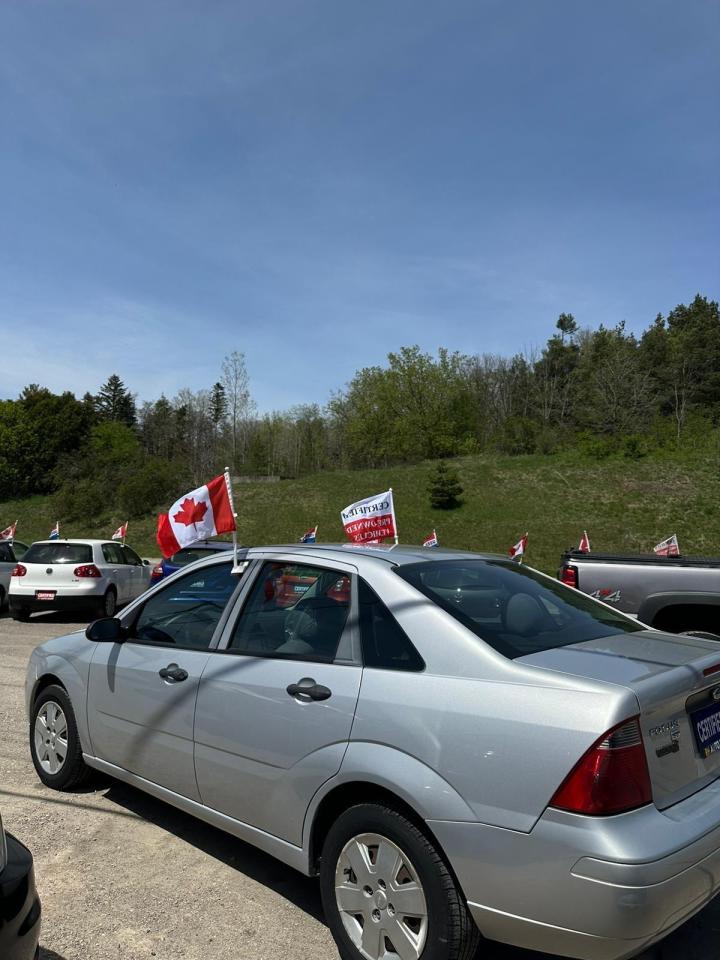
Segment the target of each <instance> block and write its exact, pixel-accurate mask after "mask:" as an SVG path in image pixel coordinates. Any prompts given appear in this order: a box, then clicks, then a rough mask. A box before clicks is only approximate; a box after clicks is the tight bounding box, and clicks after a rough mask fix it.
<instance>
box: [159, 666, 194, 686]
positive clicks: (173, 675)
mask: <svg viewBox="0 0 720 960" xmlns="http://www.w3.org/2000/svg"><path fill="white" fill-rule="evenodd" d="M158 673H159V674H160V676H161V677H162V678H163V680H174V681H175V682H176V683H179V682H180V681H181V680H187V678H188V672H187V670H183V668H182V667H179V666H178V665H177V664H176V663H169V664H168V665H167V666H166V667H163V668H162V669H161V670H158Z"/></svg>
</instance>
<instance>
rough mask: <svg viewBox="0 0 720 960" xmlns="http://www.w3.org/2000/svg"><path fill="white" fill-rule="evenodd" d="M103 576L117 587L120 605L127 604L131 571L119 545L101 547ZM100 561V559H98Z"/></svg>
mask: <svg viewBox="0 0 720 960" xmlns="http://www.w3.org/2000/svg"><path fill="white" fill-rule="evenodd" d="M100 550H101V555H102V560H101V563H102V564H103V567H104V569H103V574H104V575H105V576H106V577H107V579H108V580H109V581H110V582H111V583H113V584H114V585H115V589H116V590H117V599H118V603H127V602H128V600H130V599H131V597H130V584H129V570H130V568H129V567H128V566H127V565H126V563H125V557H124V555H123V552H122V548H121V546H120V544H119V543H103V544H101V545H100ZM98 559H99V558H98Z"/></svg>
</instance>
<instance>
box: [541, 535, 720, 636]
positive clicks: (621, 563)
mask: <svg viewBox="0 0 720 960" xmlns="http://www.w3.org/2000/svg"><path fill="white" fill-rule="evenodd" d="M558 577H559V579H560V580H562V581H563V583H567V584H569V585H570V586H574V587H577V588H578V589H579V590H582V592H583V593H587V594H589V595H590V596H593V597H597V599H599V600H602V601H603V602H605V603H609V604H611V605H612V606H614V607H617V608H618V609H619V610H622V611H623V612H624V613H629V614H630V615H631V616H635V617H637V618H638V620H640V621H642V623H646V624H647V625H648V626H651V627H655V629H657V630H667V631H669V632H671V633H684V632H688V631H702V632H709V633H713V634H717V635H718V636H720V557H717V558H708V557H684V556H680V557H659V556H657V555H656V554H649V555H643V554H638V555H628V556H623V555H620V554H610V553H580V552H579V551H578V550H569V551H567V552H566V553H564V554H563V556H562V558H561V567H560V570H559V571H558Z"/></svg>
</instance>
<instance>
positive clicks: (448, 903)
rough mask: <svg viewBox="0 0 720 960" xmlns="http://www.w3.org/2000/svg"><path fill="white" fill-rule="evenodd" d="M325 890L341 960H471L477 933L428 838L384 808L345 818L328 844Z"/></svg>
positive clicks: (364, 808)
mask: <svg viewBox="0 0 720 960" xmlns="http://www.w3.org/2000/svg"><path fill="white" fill-rule="evenodd" d="M320 889H321V892H322V899H323V906H324V909H325V916H326V919H327V922H328V926H329V927H330V930H331V932H332V934H333V936H334V938H335V941H336V943H337V945H338V949H339V951H340V956H341V957H342V958H343V960H400V958H401V960H420V958H421V957H422V960H470V958H471V957H472V956H473V955H474V953H475V950H476V948H477V944H478V941H479V939H480V934H479V932H478V930H477V927H476V926H475V924H474V922H473V920H472V918H471V916H470V914H469V912H468V909H467V905H466V903H465V900H464V898H463V896H462V893H461V892H460V891H459V889H458V887H457V885H456V883H455V880H454V879H453V877H452V874H451V873H450V871H449V869H448V867H447V864H446V863H445V861H444V860H443V858H442V856H441V855H440V853H439V851H438V850H437V848H436V847H435V846H434V845H433V843H432V842H431V841H430V840H429V839H428V837H426V836H425V834H424V833H423V832H422V831H421V830H419V829H418V827H417V826H415V824H414V823H412V822H411V821H410V820H408V819H407V818H406V817H404V816H402V815H401V814H399V813H398V812H397V811H395V810H392V809H391V808H389V807H385V806H381V805H380V804H371V803H368V804H359V805H358V806H355V807H351V808H350V809H349V810H346V811H345V813H343V814H341V815H340V817H338V819H337V820H336V821H335V823H334V824H333V825H332V827H331V828H330V830H329V832H328V835H327V838H326V839H325V843H324V844H323V850H322V859H321V862H320Z"/></svg>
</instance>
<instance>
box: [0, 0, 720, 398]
mask: <svg viewBox="0 0 720 960" xmlns="http://www.w3.org/2000/svg"><path fill="white" fill-rule="evenodd" d="M718 49H720V3H718V2H717V0H683V2H682V3H678V2H677V0H652V2H650V0H608V2H605V3H603V4H597V3H590V2H585V0H472V2H452V0H366V2H364V3H347V2H342V0H322V2H313V0H303V2H295V0H272V2H262V3H261V2H254V0H244V2H242V3H238V2H236V0H232V2H219V0H203V2H195V0H182V2H175V0H173V2H163V0H152V2H146V0H144V2H142V3H136V2H132V0H123V3H111V2H109V0H106V2H102V0H88V2H83V3H79V2H60V0H3V3H2V4H0V183H1V184H2V205H1V207H0V249H1V250H2V256H0V354H1V355H2V363H1V364H0V396H3V397H11V396H15V395H17V393H18V392H19V390H20V389H21V388H22V387H23V386H24V385H25V384H26V383H28V382H31V381H37V382H40V383H42V384H46V385H48V386H49V387H51V388H52V389H54V390H61V389H70V390H73V391H74V392H76V393H77V394H78V395H80V394H82V393H84V392H85V391H86V390H92V391H95V390H96V389H97V388H98V386H99V385H100V383H101V382H102V381H103V380H105V379H106V378H107V376H108V375H109V374H110V373H112V372H117V373H119V374H120V375H121V376H122V377H123V379H124V380H125V382H126V384H127V385H128V387H129V388H130V389H131V390H133V391H134V392H136V393H137V394H138V395H139V398H140V399H154V398H156V397H157V396H158V395H159V394H160V392H161V391H164V392H165V393H166V394H167V395H173V394H174V393H175V392H176V391H177V390H178V389H180V388H181V387H190V388H191V389H193V390H198V389H200V388H202V387H207V386H210V385H211V384H212V383H213V382H214V381H215V380H216V379H217V378H218V376H219V371H220V364H221V361H222V358H223V356H224V355H225V354H227V353H230V352H231V351H233V350H241V351H243V352H244V353H245V354H246V357H247V364H248V369H249V373H250V376H251V384H252V391H253V395H254V396H255V398H256V400H257V402H258V405H259V407H260V409H261V410H268V409H273V408H277V409H283V408H286V407H288V406H290V405H291V404H294V403H300V402H313V401H317V402H320V403H322V402H324V401H325V400H327V398H328V396H329V394H330V392H331V391H332V390H334V389H337V388H339V387H341V386H342V385H343V384H344V383H345V382H346V381H347V380H348V379H349V378H350V377H351V376H352V374H353V372H354V371H355V370H356V369H358V368H359V367H361V366H366V365H370V364H374V363H381V362H382V361H383V359H384V357H385V355H386V353H387V351H388V350H392V349H396V348H397V347H399V346H401V345H404V344H411V343H419V344H420V345H421V346H422V347H423V348H425V349H427V350H430V351H435V350H436V349H437V347H439V346H447V347H449V348H451V349H457V350H461V351H465V352H468V353H482V352H496V353H503V354H510V353H512V352H514V351H516V350H518V349H523V348H526V349H527V348H530V347H533V346H537V345H541V344H542V343H543V342H544V340H545V339H546V338H547V336H548V335H549V334H550V333H551V331H552V328H553V325H554V322H555V320H556V318H557V316H558V314H559V313H560V312H562V311H570V312H572V313H574V314H575V316H576V318H577V320H578V321H579V322H580V323H581V325H583V326H596V325H598V324H599V323H605V324H614V323H616V322H618V321H619V320H626V322H627V324H628V326H629V327H630V328H631V329H634V330H641V329H642V328H643V327H645V326H646V325H647V324H648V323H649V322H650V321H651V320H652V319H653V317H654V316H655V314H656V313H657V312H658V311H663V312H667V311H668V310H669V309H671V308H672V307H673V306H674V305H675V304H676V303H678V302H687V301H688V300H690V299H692V297H693V296H694V294H695V293H696V292H698V291H700V292H702V293H704V294H706V295H708V296H712V297H713V298H717V297H718V295H720V266H719V258H718V251H719V250H720V217H719V216H718V213H719V209H720V202H719V201H720V173H719V171H720V109H719V108H720V57H718Z"/></svg>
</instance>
